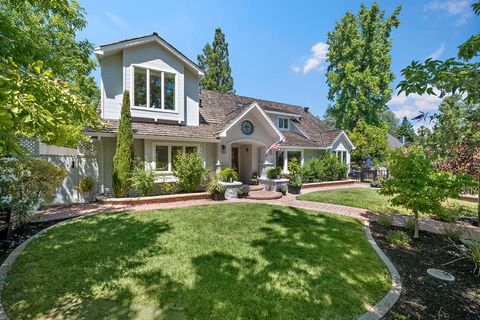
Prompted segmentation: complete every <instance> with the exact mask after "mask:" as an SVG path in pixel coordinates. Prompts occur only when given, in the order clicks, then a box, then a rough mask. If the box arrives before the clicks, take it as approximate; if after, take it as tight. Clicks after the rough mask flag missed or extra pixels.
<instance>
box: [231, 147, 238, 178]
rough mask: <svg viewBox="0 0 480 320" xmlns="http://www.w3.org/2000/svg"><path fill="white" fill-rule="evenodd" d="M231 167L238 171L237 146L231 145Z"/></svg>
mask: <svg viewBox="0 0 480 320" xmlns="http://www.w3.org/2000/svg"><path fill="white" fill-rule="evenodd" d="M232 168H233V169H234V170H235V171H237V173H239V172H238V147H232Z"/></svg>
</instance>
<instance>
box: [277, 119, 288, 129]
mask: <svg viewBox="0 0 480 320" xmlns="http://www.w3.org/2000/svg"><path fill="white" fill-rule="evenodd" d="M289 125H290V123H289V120H288V118H278V127H279V128H280V129H283V130H288V126H289Z"/></svg>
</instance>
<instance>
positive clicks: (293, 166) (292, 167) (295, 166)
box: [288, 157, 302, 178]
mask: <svg viewBox="0 0 480 320" xmlns="http://www.w3.org/2000/svg"><path fill="white" fill-rule="evenodd" d="M301 170H302V167H301V166H300V163H299V162H298V159H297V157H293V158H292V159H290V160H289V161H288V175H289V178H294V177H296V176H298V175H299V174H300V172H301Z"/></svg>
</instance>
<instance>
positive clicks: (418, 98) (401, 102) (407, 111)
mask: <svg viewBox="0 0 480 320" xmlns="http://www.w3.org/2000/svg"><path fill="white" fill-rule="evenodd" d="M434 92H435V93H436V94H438V92H437V91H436V90H434ZM441 102H442V99H440V98H439V97H437V96H434V95H427V94H422V95H420V94H415V93H414V94H410V95H409V96H408V97H407V96H406V95H405V93H403V92H402V93H401V94H399V95H396V96H393V97H392V99H391V100H390V101H389V102H388V105H389V107H390V110H392V112H393V113H394V114H395V115H396V116H397V118H399V119H402V118H403V117H407V119H408V120H411V119H412V118H414V117H416V116H418V115H419V114H420V111H422V112H425V113H430V114H433V113H435V112H437V111H438V106H439V105H440V103H441ZM412 124H413V126H414V128H415V130H416V129H417V128H418V127H419V126H421V125H424V126H426V127H428V128H431V127H432V126H433V123H430V122H428V121H427V122H425V121H413V122H412Z"/></svg>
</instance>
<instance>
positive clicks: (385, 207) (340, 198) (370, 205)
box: [297, 188, 477, 216]
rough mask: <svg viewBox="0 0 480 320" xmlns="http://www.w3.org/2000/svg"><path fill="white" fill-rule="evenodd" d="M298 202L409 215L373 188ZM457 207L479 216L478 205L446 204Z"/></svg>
mask: <svg viewBox="0 0 480 320" xmlns="http://www.w3.org/2000/svg"><path fill="white" fill-rule="evenodd" d="M297 199H298V200H306V201H315V202H324V203H332V204H340V205H344V206H349V207H356V208H363V209H368V210H372V211H375V212H379V213H394V212H399V213H408V211H407V210H406V209H403V208H400V207H393V206H391V205H390V204H389V202H388V199H389V197H386V196H382V195H380V194H379V193H378V189H371V188H348V189H336V190H325V191H317V192H312V193H307V194H303V195H301V196H298V197H297ZM456 206H464V207H465V210H466V211H465V212H464V213H463V214H465V215H471V216H475V215H476V214H477V211H476V210H477V205H476V203H474V202H469V201H464V200H459V199H448V200H447V201H446V203H445V207H446V208H455V207H456Z"/></svg>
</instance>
